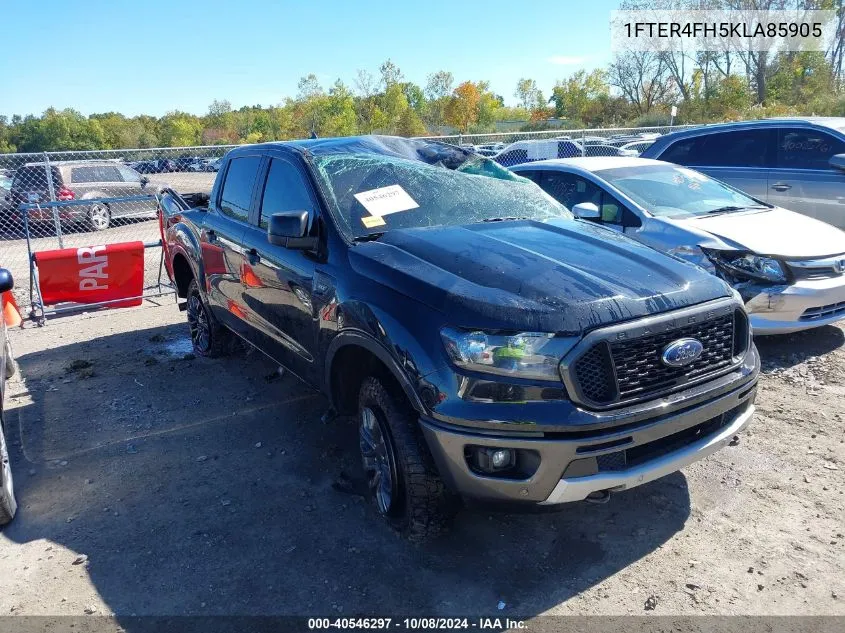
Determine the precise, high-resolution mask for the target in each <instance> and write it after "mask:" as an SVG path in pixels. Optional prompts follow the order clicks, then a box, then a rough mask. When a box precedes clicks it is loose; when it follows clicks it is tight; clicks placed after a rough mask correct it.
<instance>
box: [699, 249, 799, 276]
mask: <svg viewBox="0 0 845 633" xmlns="http://www.w3.org/2000/svg"><path fill="white" fill-rule="evenodd" d="M708 255H709V256H710V257H711V258H712V259H713V261H714V263H715V264H716V265H717V266H720V267H721V268H722V269H723V270H726V271H728V272H730V273H732V274H734V275H738V276H740V277H745V278H747V279H757V280H760V281H769V282H772V283H786V281H787V279H786V272H785V271H784V269H783V265H782V264H781V263H780V262H779V261H778V260H776V259H772V258H771V257H762V256H760V255H752V254H742V253H727V252H720V253H714V252H711V253H708Z"/></svg>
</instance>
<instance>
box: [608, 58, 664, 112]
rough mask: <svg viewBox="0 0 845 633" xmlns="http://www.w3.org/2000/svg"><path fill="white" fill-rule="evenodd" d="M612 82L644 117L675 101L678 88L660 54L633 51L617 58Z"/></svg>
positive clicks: (612, 70)
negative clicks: (675, 89)
mask: <svg viewBox="0 0 845 633" xmlns="http://www.w3.org/2000/svg"><path fill="white" fill-rule="evenodd" d="M608 81H609V83H610V85H612V86H616V87H617V88H619V90H620V91H621V92H622V95H623V96H624V97H625V98H626V99H628V101H630V102H631V103H632V104H633V105H634V107H635V108H636V110H637V112H638V113H639V114H640V115H643V114H648V113H650V112H651V111H652V110H653V109H654V107H655V106H657V105H662V104H666V103H668V102H670V101H674V85H673V83H672V81H671V80H670V77H669V69H668V67H667V66H666V62H665V60H664V59H663V57H662V56H661V55H660V53H656V52H652V51H630V52H627V53H624V54H620V55H617V56H616V58H615V60H614V62H613V63H612V64H611V65H610V70H609V72H608Z"/></svg>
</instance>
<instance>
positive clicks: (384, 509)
mask: <svg viewBox="0 0 845 633" xmlns="http://www.w3.org/2000/svg"><path fill="white" fill-rule="evenodd" d="M358 440H359V447H360V449H361V459H362V463H363V466H364V473H365V475H366V477H367V484H368V487H369V491H370V495H371V497H372V500H373V502H374V503H375V506H376V509H377V510H378V512H379V514H380V515H381V516H382V517H383V518H384V519H386V520H387V522H388V523H389V524H390V525H391V526H392V527H393V529H395V530H397V531H398V532H399V533H400V534H402V535H403V536H405V537H407V538H408V539H409V540H412V541H424V540H428V539H430V538H433V537H435V536H437V535H439V534H441V533H442V532H443V531H444V530H445V529H446V528H447V527H448V525H449V523H450V522H451V519H452V517H453V516H454V514H455V512H456V510H457V508H458V503H457V499H456V497H455V496H454V495H453V494H452V493H450V492H449V491H448V490H447V489H446V486H445V485H444V484H443V481H442V480H441V479H440V476H439V475H438V474H437V470H436V468H435V466H434V462H433V460H432V457H431V454H430V453H429V451H428V446H427V445H426V444H425V439H424V438H423V437H422V432H421V431H420V428H419V423H418V421H417V419H416V415H415V414H414V412H413V410H412V409H411V408H410V406H409V405H408V403H407V401H406V399H405V397H404V394H395V393H391V392H390V391H388V389H387V388H386V387H385V386H384V384H383V383H382V382H381V381H380V380H379V379H378V378H375V377H369V378H366V379H365V380H364V382H363V384H362V385H361V391H360V393H359V397H358Z"/></svg>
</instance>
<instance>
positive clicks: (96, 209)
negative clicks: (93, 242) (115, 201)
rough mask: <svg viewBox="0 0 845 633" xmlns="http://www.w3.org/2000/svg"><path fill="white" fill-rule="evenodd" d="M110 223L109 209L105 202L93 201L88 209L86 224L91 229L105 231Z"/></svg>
mask: <svg viewBox="0 0 845 633" xmlns="http://www.w3.org/2000/svg"><path fill="white" fill-rule="evenodd" d="M109 224H111V211H110V210H109V207H108V205H107V204H105V203H103V202H95V203H94V204H92V205H91V209H90V210H89V211H88V226H89V227H90V228H91V230H92V231H105V230H106V229H107V228H109Z"/></svg>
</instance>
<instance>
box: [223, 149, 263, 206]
mask: <svg viewBox="0 0 845 633" xmlns="http://www.w3.org/2000/svg"><path fill="white" fill-rule="evenodd" d="M260 165H261V157H260V156H244V157H243V158H233V159H232V162H231V163H229V170H228V171H227V172H226V180H225V181H224V182H223V193H222V195H221V197H220V198H221V199H220V209H221V210H222V211H223V213H225V214H226V215H228V216H231V217H233V218H235V219H237V220H246V219H247V217H248V216H249V203H250V200H251V198H252V188H253V185H254V184H255V177H256V176H257V175H258V167H259V166H260Z"/></svg>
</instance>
